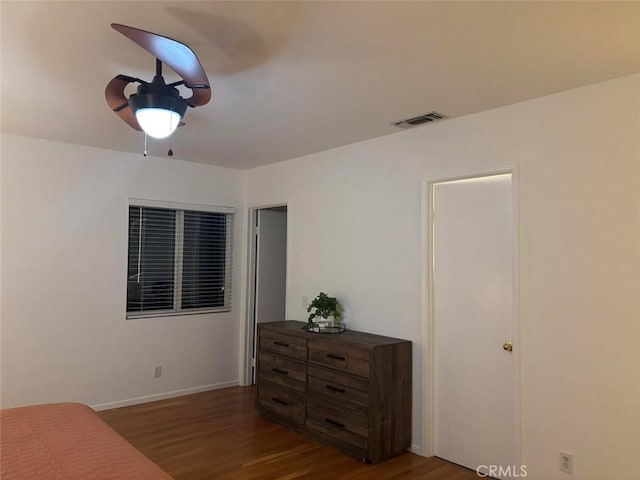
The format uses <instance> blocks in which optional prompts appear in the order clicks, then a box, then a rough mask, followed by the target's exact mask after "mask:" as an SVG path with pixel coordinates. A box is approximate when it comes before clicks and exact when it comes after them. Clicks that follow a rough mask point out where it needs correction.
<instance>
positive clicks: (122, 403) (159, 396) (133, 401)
mask: <svg viewBox="0 0 640 480" xmlns="http://www.w3.org/2000/svg"><path fill="white" fill-rule="evenodd" d="M238 384H239V382H238V380H232V381H230V382H222V383H214V384H212V385H201V386H199V387H192V388H185V389H182V390H173V391H172V392H164V393H156V394H153V395H145V396H143V397H134V398H128V399H126V400H118V401H116V402H109V403H100V404H98V405H91V408H93V409H94V410H95V411H96V412H99V411H100V410H110V409H112V408H120V407H128V406H130V405H138V404H140V403H147V402H155V401H156V400H165V399H167V398H174V397H181V396H183V395H189V394H192V393H200V392H208V391H209V390H219V389H221V388H227V387H235V386H237V385H238Z"/></svg>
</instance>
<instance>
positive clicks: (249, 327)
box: [242, 202, 291, 385]
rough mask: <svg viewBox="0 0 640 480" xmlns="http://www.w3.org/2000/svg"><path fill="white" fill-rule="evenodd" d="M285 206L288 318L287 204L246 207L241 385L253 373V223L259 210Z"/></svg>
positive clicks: (247, 380) (288, 231) (254, 242)
mask: <svg viewBox="0 0 640 480" xmlns="http://www.w3.org/2000/svg"><path fill="white" fill-rule="evenodd" d="M278 207H285V208H286V209H287V253H286V262H287V264H286V267H285V268H286V279H285V303H284V309H285V318H289V305H288V303H289V302H288V301H287V297H288V295H289V281H290V274H289V273H290V272H289V268H290V267H289V265H290V261H289V260H290V258H289V256H290V253H291V249H290V247H289V246H290V228H289V206H288V204H287V203H286V202H281V203H270V204H266V205H256V206H252V207H249V208H248V214H247V282H246V288H247V290H246V292H247V294H246V304H245V321H244V327H245V332H246V333H245V339H244V360H245V361H244V369H243V371H242V377H243V378H242V380H243V383H242V384H243V385H251V384H252V383H253V375H252V373H253V372H252V370H253V367H254V365H253V364H252V360H253V349H254V342H255V325H254V321H255V299H256V295H255V294H256V285H255V279H256V268H257V263H256V248H257V244H256V235H255V229H254V227H255V224H256V219H257V218H258V211H259V210H266V209H270V208H278Z"/></svg>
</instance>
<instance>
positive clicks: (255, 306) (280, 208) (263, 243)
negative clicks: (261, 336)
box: [247, 205, 287, 384]
mask: <svg viewBox="0 0 640 480" xmlns="http://www.w3.org/2000/svg"><path fill="white" fill-rule="evenodd" d="M249 221H250V222H251V223H250V229H249V277H248V278H249V295H248V308H247V312H248V322H247V323H248V326H249V328H248V335H247V352H248V356H249V358H248V360H249V361H248V362H247V365H248V370H249V371H248V372H247V376H248V379H249V381H250V383H251V384H253V383H255V364H256V362H255V352H256V338H257V335H256V332H257V328H258V323H265V322H278V321H282V320H285V319H286V304H287V302H286V291H287V288H286V284H287V206H286V205H277V206H271V207H261V208H252V209H251V210H250V211H249Z"/></svg>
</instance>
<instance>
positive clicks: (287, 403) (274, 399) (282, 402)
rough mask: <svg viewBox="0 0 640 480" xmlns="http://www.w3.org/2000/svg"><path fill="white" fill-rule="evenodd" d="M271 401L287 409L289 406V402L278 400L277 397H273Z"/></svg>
mask: <svg viewBox="0 0 640 480" xmlns="http://www.w3.org/2000/svg"><path fill="white" fill-rule="evenodd" d="M271 400H273V401H274V402H276V403H279V404H280V405H284V406H285V407H286V406H287V405H289V402H285V401H284V400H280V399H279V398H277V397H271Z"/></svg>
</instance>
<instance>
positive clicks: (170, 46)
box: [111, 23, 211, 107]
mask: <svg viewBox="0 0 640 480" xmlns="http://www.w3.org/2000/svg"><path fill="white" fill-rule="evenodd" d="M111 27H112V28H113V29H114V30H116V31H118V32H120V33H121V34H122V35H124V36H125V37H127V38H128V39H129V40H131V41H132V42H135V43H137V44H138V45H140V46H141V47H142V48H144V49H145V50H146V51H147V52H149V53H150V54H151V55H153V56H154V57H156V58H157V59H158V60H160V61H161V62H162V63H164V64H166V65H168V66H169V67H170V68H171V69H172V70H173V71H175V72H176V73H177V74H178V75H180V76H181V77H182V78H183V79H184V81H185V86H186V87H188V88H191V89H192V91H193V96H192V97H191V98H190V99H187V103H189V104H190V105H191V106H193V107H196V106H200V105H204V104H206V103H208V102H209V100H210V99H211V87H210V85H209V79H208V78H207V74H206V73H205V72H204V70H203V68H202V65H201V64H200V61H199V60H198V57H196V54H195V53H193V50H191V49H190V48H189V47H188V46H186V45H185V44H184V43H180V42H178V41H177V40H173V39H172V38H169V37H165V36H163V35H158V34H157V33H152V32H147V31H146V30H140V29H139V28H135V27H129V26H127V25H122V24H119V23H112V24H111Z"/></svg>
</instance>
